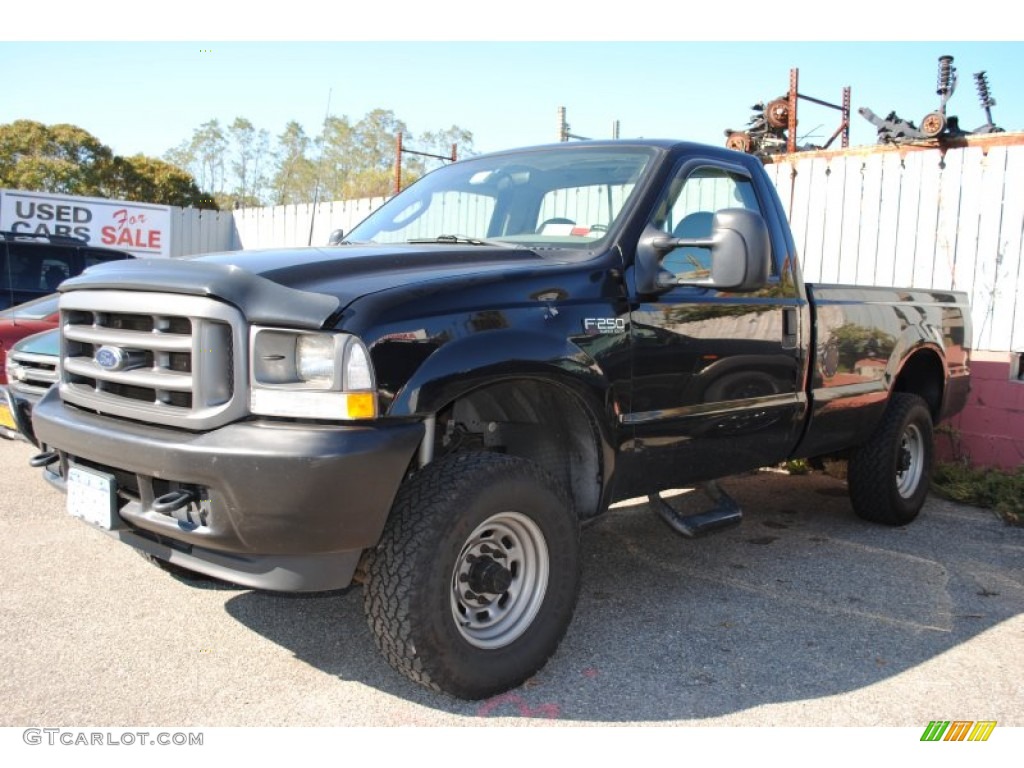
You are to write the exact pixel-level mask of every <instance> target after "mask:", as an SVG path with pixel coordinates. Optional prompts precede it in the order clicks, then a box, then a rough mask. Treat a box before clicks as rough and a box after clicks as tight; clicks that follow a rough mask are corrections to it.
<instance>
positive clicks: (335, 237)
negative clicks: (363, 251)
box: [327, 229, 345, 245]
mask: <svg viewBox="0 0 1024 768" xmlns="http://www.w3.org/2000/svg"><path fill="white" fill-rule="evenodd" d="M343 242H345V230H343V229H336V230H334V231H333V232H331V236H330V237H329V238H327V244H328V245H341V244H342V243H343Z"/></svg>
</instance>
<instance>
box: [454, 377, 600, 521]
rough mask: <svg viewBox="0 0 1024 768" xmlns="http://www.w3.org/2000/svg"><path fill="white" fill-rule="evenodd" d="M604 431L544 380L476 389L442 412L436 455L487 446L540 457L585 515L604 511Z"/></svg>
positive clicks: (579, 405)
mask: <svg viewBox="0 0 1024 768" xmlns="http://www.w3.org/2000/svg"><path fill="white" fill-rule="evenodd" d="M599 445H600V442H599V435H598V430H597V426H596V423H595V421H594V418H593V416H592V415H591V414H590V412H589V410H588V409H587V408H586V406H585V405H584V404H583V403H582V402H581V401H580V399H579V398H578V397H577V396H575V395H573V394H572V393H571V392H570V391H569V390H567V389H565V388H563V387H561V386H558V385H556V384H551V383H549V382H542V381H538V380H531V379H527V380H518V381H508V382H502V383H500V384H493V385H488V386H486V387H483V388H481V389H477V390H473V391H472V392H469V393H467V394H465V395H463V396H461V397H460V398H459V399H457V400H455V401H454V402H452V403H450V404H449V405H448V406H446V407H445V408H443V409H441V411H440V412H439V413H438V414H437V423H436V429H435V438H434V457H435V459H437V458H442V457H443V456H445V455H448V454H453V453H459V452H463V451H472V450H484V451H494V452H497V453H505V454H508V455H510V456H519V457H521V458H525V459H529V460H531V461H534V462H536V463H537V464H539V465H540V466H541V467H543V468H544V469H545V470H547V471H548V472H549V473H551V475H552V476H553V477H554V478H555V479H556V480H557V481H558V482H560V483H562V484H563V486H564V487H565V488H566V490H567V491H568V493H569V495H570V496H571V498H572V501H573V505H574V507H575V510H576V513H577V514H578V515H579V516H580V518H581V519H587V518H591V517H594V516H595V515H596V514H597V513H598V512H599V511H600V504H601V490H602V468H601V458H600V457H601V452H600V450H599Z"/></svg>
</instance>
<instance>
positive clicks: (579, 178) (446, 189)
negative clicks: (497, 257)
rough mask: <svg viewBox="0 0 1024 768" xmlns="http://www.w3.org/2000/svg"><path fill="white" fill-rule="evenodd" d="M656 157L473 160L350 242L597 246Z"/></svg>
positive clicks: (402, 198) (431, 178)
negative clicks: (652, 158) (652, 159)
mask: <svg viewBox="0 0 1024 768" xmlns="http://www.w3.org/2000/svg"><path fill="white" fill-rule="evenodd" d="M653 155H654V150H652V149H650V148H644V147H608V146H595V147H586V146H583V145H579V144H574V145H571V146H569V145H567V146H566V147H565V148H561V147H554V148H544V149H536V150H526V151H523V152H509V153H503V154H498V155H487V156H484V157H479V158H471V159H469V160H464V161H462V162H459V163H455V164H453V165H449V166H446V167H444V168H441V169H439V170H437V171H434V172H433V173H431V174H429V175H427V176H425V177H424V178H422V179H420V180H419V181H417V182H416V183H415V184H413V185H412V186H410V187H409V188H408V189H406V190H404V191H403V192H402V193H401V194H399V195H398V196H397V197H394V198H392V199H391V200H389V201H388V202H387V203H386V204H385V205H383V206H382V207H381V208H380V209H378V210H377V211H375V212H374V213H373V214H371V215H370V216H369V217H368V218H367V219H366V220H365V221H363V222H362V223H361V224H359V226H357V227H356V228H355V229H353V230H352V231H351V232H349V233H348V235H347V236H346V238H345V240H346V241H347V242H350V243H367V242H372V243H407V242H415V243H423V242H427V243H433V242H437V243H459V242H464V243H469V244H477V245H484V244H499V245H509V246H523V247H529V248H541V249H542V248H558V249H580V250H586V249H590V248H594V247H595V245H597V243H599V242H600V241H601V240H603V239H604V238H605V237H606V236H607V235H608V232H609V231H610V230H612V229H613V228H614V227H615V224H616V222H617V221H618V219H619V216H620V214H621V213H622V211H623V209H624V208H625V205H626V203H627V201H628V200H629V197H630V195H631V194H632V193H633V190H634V189H635V187H636V184H637V181H638V180H639V179H640V177H641V176H642V175H643V172H644V169H645V168H646V167H647V166H648V164H649V162H650V160H651V157H652V156H653Z"/></svg>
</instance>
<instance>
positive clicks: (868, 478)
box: [847, 392, 934, 525]
mask: <svg viewBox="0 0 1024 768" xmlns="http://www.w3.org/2000/svg"><path fill="white" fill-rule="evenodd" d="M933 456H934V449H933V446H932V418H931V412H930V411H929V410H928V405H927V404H926V403H925V401H924V400H922V399H921V398H920V397H919V396H917V395H912V394H909V393H906V392H896V393H894V394H893V395H892V397H891V399H890V401H889V406H888V407H887V408H886V411H885V415H884V416H883V417H882V422H881V423H880V424H879V425H878V428H877V429H876V430H875V433H874V434H873V435H872V436H871V438H870V439H869V440H868V442H867V443H865V444H864V445H862V446H861V447H860V448H858V449H857V450H856V451H855V452H854V454H853V456H851V458H850V465H849V472H848V475H847V482H848V484H849V488H850V500H851V502H852V503H853V509H854V512H856V513H857V515H859V516H860V517H862V518H864V519H865V520H870V521H871V522H875V523H884V524H886V525H906V524H907V523H909V522H911V521H912V520H913V519H914V518H915V517H917V515H918V513H919V512H920V511H921V507H922V506H923V505H924V502H925V499H926V498H927V496H928V487H929V483H930V481H931V469H932V462H933Z"/></svg>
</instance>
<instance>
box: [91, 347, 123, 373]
mask: <svg viewBox="0 0 1024 768" xmlns="http://www.w3.org/2000/svg"><path fill="white" fill-rule="evenodd" d="M92 359H93V360H95V361H96V365H98V366H99V367H100V368H102V369H103V370H105V371H116V370H118V369H119V368H120V367H121V366H122V365H123V364H124V352H122V351H121V350H120V349H118V348H117V347H100V348H99V349H97V350H96V354H95V355H94V356H93V358H92Z"/></svg>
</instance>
